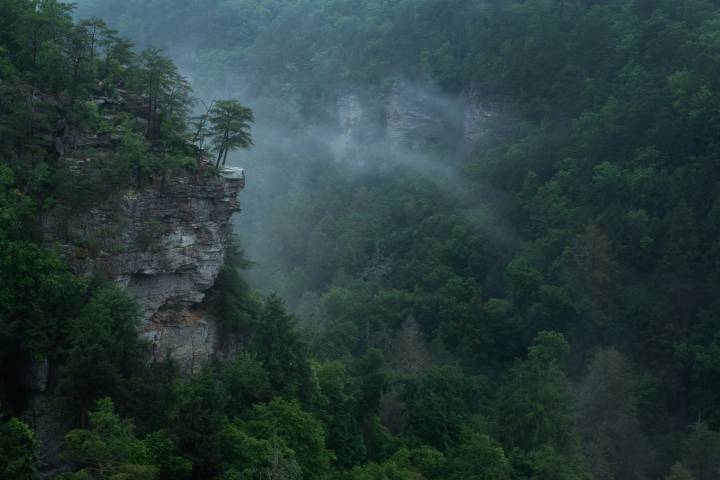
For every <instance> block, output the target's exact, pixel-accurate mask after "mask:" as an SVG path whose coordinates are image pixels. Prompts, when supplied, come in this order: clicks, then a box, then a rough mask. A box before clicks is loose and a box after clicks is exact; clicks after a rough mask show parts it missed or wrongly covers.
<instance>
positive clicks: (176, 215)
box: [43, 166, 244, 371]
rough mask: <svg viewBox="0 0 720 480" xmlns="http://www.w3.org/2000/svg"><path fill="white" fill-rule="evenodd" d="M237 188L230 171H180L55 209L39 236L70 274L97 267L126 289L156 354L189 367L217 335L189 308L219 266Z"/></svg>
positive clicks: (236, 175)
mask: <svg viewBox="0 0 720 480" xmlns="http://www.w3.org/2000/svg"><path fill="white" fill-rule="evenodd" d="M243 186H244V174H242V173H241V172H240V171H236V170H233V169H229V170H227V171H225V172H224V173H223V174H221V175H216V174H214V173H212V172H211V171H210V169H209V168H207V167H205V166H204V167H202V168H200V170H199V171H196V172H194V171H189V170H180V171H178V172H176V173H174V174H173V175H172V176H171V177H168V178H166V179H165V180H164V182H162V185H161V184H160V182H159V181H156V182H155V183H154V184H153V185H147V186H145V187H144V188H142V189H138V190H129V191H125V192H123V193H122V194H120V195H118V196H117V197H116V198H111V199H107V200H106V201H103V202H101V203H99V204H96V205H92V206H89V207H86V208H78V207H77V206H74V207H72V208H71V207H58V208H56V209H54V210H53V211H52V212H50V214H49V215H47V217H46V218H45V220H44V225H43V227H44V231H45V237H46V239H47V240H48V241H49V242H53V243H58V244H60V246H61V248H62V250H63V251H64V254H65V257H66V258H67V259H68V260H69V262H70V264H71V265H72V267H73V268H74V269H75V271H76V272H77V273H79V274H82V275H88V276H89V275H92V274H94V273H96V272H104V273H105V274H106V275H108V276H109V277H110V278H112V279H114V280H115V281H116V282H117V283H118V284H119V285H121V286H123V287H125V288H126V289H127V290H128V292H129V293H130V294H131V295H132V296H133V297H134V298H135V299H136V301H137V302H138V305H139V306H140V308H141V310H142V315H143V335H144V336H145V337H146V338H148V339H149V340H151V341H152V343H153V347H154V352H155V353H156V355H158V356H159V357H160V356H163V357H164V356H165V355H166V354H171V355H172V356H173V357H174V358H175V359H176V360H177V361H178V362H179V363H180V365H181V367H182V368H183V370H185V371H190V370H193V369H194V367H195V366H196V365H199V364H201V363H202V362H203V361H204V360H206V359H207V358H209V356H211V355H212V354H213V352H214V350H215V345H216V343H217V340H218V339H217V334H216V333H215V332H216V330H217V329H216V328H215V325H214V323H215V322H214V321H213V320H212V319H210V318H209V317H208V316H207V315H205V314H203V313H201V312H199V311H193V309H194V308H195V307H196V306H197V305H198V304H199V303H201V302H202V300H203V298H204V297H205V292H206V291H207V290H208V289H210V288H211V287H212V286H213V284H214V282H215V278H216V277H217V275H218V273H219V272H220V269H221V268H222V266H223V262H224V259H225V251H226V248H227V246H228V240H229V237H230V234H231V228H232V227H231V223H230V220H231V217H232V215H233V213H234V212H237V211H238V210H239V208H240V205H239V202H238V198H237V197H238V193H239V191H240V190H241V189H242V188H243ZM191 312H192V314H191ZM183 339H186V340H183ZM185 341H187V342H188V344H187V345H184V344H183V343H184V342H185Z"/></svg>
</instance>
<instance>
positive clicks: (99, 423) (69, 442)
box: [64, 398, 157, 480]
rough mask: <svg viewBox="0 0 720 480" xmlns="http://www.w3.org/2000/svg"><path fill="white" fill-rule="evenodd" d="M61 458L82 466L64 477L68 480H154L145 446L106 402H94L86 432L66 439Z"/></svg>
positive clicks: (111, 404) (72, 433)
mask: <svg viewBox="0 0 720 480" xmlns="http://www.w3.org/2000/svg"><path fill="white" fill-rule="evenodd" d="M64 455H65V458H67V459H68V460H70V461H72V462H77V463H78V464H80V465H81V466H82V468H81V469H80V470H79V471H78V472H76V473H74V474H70V475H67V476H64V478H67V479H68V480H70V479H86V478H89V479H94V480H95V479H96V480H110V479H113V480H115V479H117V480H120V479H128V480H129V479H138V480H153V479H155V478H157V468H156V467H154V466H153V465H152V463H151V455H150V449H149V448H148V445H147V443H146V442H145V441H143V440H139V439H138V438H137V437H136V436H135V433H134V426H133V424H132V423H131V422H130V421H128V420H123V419H121V418H120V417H119V416H118V415H117V414H116V413H115V408H114V405H113V402H112V400H110V399H109V398H105V399H102V400H99V401H98V402H97V406H96V407H95V409H93V411H92V412H90V414H89V415H88V428H87V429H78V430H73V431H72V432H70V433H68V434H67V435H66V437H65V454H64Z"/></svg>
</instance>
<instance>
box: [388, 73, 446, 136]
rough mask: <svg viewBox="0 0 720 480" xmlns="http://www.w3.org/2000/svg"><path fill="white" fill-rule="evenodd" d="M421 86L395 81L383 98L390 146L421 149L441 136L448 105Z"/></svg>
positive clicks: (444, 126) (444, 130)
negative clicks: (416, 86) (415, 86)
mask: <svg viewBox="0 0 720 480" xmlns="http://www.w3.org/2000/svg"><path fill="white" fill-rule="evenodd" d="M442 103H443V102H442V100H441V99H440V98H438V97H435V96H433V95H432V94H431V93H430V92H429V91H427V90H426V89H422V88H414V87H411V86H410V85H408V84H407V83H405V82H395V84H394V85H393V87H392V89H391V91H390V93H389V94H388V95H387V98H386V100H385V106H386V107H385V108H386V110H385V125H386V136H387V138H388V140H389V141H390V143H391V145H395V146H399V145H402V146H405V147H408V148H410V149H411V150H420V149H422V148H423V147H425V146H427V145H428V144H429V143H432V141H434V140H437V139H438V138H439V137H441V136H442V135H444V134H445V133H446V132H447V130H448V127H449V122H448V120H451V119H450V118H448V117H449V115H448V113H449V111H450V108H444V107H445V106H444V105H442Z"/></svg>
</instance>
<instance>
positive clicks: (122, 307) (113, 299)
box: [59, 286, 144, 416]
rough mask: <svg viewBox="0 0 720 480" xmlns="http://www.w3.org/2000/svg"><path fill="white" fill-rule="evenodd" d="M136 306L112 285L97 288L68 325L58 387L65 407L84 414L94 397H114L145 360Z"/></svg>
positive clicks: (93, 401)
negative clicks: (139, 335) (139, 336)
mask: <svg viewBox="0 0 720 480" xmlns="http://www.w3.org/2000/svg"><path fill="white" fill-rule="evenodd" d="M138 326H139V311H138V308H137V305H136V304H135V303H134V302H133V300H132V299H131V298H130V297H129V295H128V294H127V293H126V292H125V291H124V290H121V289H120V288H119V287H116V286H105V287H101V288H100V289H99V290H98V291H97V292H95V294H94V295H93V297H92V298H91V300H90V301H89V302H88V303H87V305H85V306H84V307H83V308H82V309H81V310H80V311H79V312H78V314H77V317H75V318H74V319H73V321H72V322H71V323H70V324H69V325H68V326H67V328H68V329H69V331H68V341H67V343H66V347H65V348H66V349H65V351H64V352H63V356H64V364H63V366H62V367H61V368H60V379H59V390H60V392H61V393H62V395H63V397H64V399H65V401H66V408H67V409H68V410H69V411H70V412H71V413H73V414H74V415H78V416H79V415H82V414H83V413H84V412H85V411H86V410H87V409H88V408H90V406H91V405H93V404H94V403H95V402H96V401H97V399H98V398H103V397H105V396H113V397H115V396H117V395H119V394H120V393H121V392H122V391H123V389H124V388H125V386H126V382H127V380H128V379H129V378H130V377H131V376H132V375H134V374H135V373H136V372H137V371H138V370H139V369H140V365H142V362H143V354H144V346H143V343H142V342H141V340H140V339H139V338H138Z"/></svg>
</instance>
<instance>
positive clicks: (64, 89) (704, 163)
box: [0, 0, 720, 480]
mask: <svg viewBox="0 0 720 480" xmlns="http://www.w3.org/2000/svg"><path fill="white" fill-rule="evenodd" d="M85 18H92V19H93V20H83V19H85ZM118 32H120V33H118ZM125 36H126V37H128V38H130V39H131V40H132V41H130V40H127V39H125ZM134 44H137V45H138V47H135V46H134ZM159 48H162V49H163V50H162V51H161V50H158V49H159ZM163 52H165V53H163ZM166 55H167V56H166ZM170 58H172V59H173V60H174V61H175V62H177V65H179V67H178V66H176V65H175V64H174V63H173V60H171V59H170ZM184 75H187V77H186V76H184ZM408 79H413V82H412V83H413V84H414V86H415V87H416V88H418V89H422V90H423V91H425V92H432V93H431V94H428V95H431V96H433V98H436V99H441V100H442V101H443V102H445V103H447V104H448V105H456V103H455V102H460V103H462V102H464V101H467V98H468V92H471V93H472V95H473V96H474V97H480V98H482V99H483V101H485V102H487V103H488V104H492V105H500V106H501V107H500V108H499V110H501V111H502V112H503V115H501V116H500V117H502V118H503V120H501V119H498V120H497V121H496V122H491V123H490V124H489V126H488V127H487V128H488V132H487V134H486V135H484V137H483V139H482V141H481V142H478V143H476V144H475V145H474V146H473V147H472V148H466V147H459V146H458V140H457V137H456V136H454V135H451V134H448V135H445V134H439V135H438V136H433V137H432V139H431V140H430V141H427V142H425V143H424V144H423V145H422V146H421V147H420V148H419V151H418V149H417V148H415V149H409V148H402V149H400V150H394V149H393V148H391V145H389V144H388V143H387V142H386V141H385V140H383V139H381V138H379V136H378V135H376V134H375V132H374V131H371V132H370V133H368V134H367V135H365V136H364V137H363V138H362V141H363V142H364V144H363V145H361V147H362V148H360V149H359V150H357V151H356V152H355V153H354V157H353V159H347V158H338V156H337V155H336V154H335V153H334V152H333V149H332V148H331V146H330V145H328V143H327V142H325V141H324V138H323V137H324V136H326V135H330V134H331V133H332V128H330V127H329V125H331V124H332V123H333V122H335V121H336V119H335V116H336V106H337V100H338V98H340V97H342V96H343V95H344V94H346V93H347V92H353V93H356V94H358V95H361V96H363V97H367V98H374V99H383V98H387V95H388V94H389V92H392V90H393V88H395V85H397V84H398V82H409V80H408ZM719 82H720V2H717V1H715V0H682V1H678V0H513V1H499V0H485V1H477V0H403V1H395V2H388V1H384V0H366V1H365V0H364V1H357V0H265V1H259V0H258V1H253V0H233V1H220V0H207V1H204V2H195V1H188V0H163V1H154V2H147V1H140V0H128V1H125V2H114V1H111V0H86V1H81V2H79V5H78V6H77V7H76V8H75V9H74V8H73V7H70V6H66V5H63V4H61V3H58V2H55V1H52V0H0V160H1V161H0V217H1V218H2V222H0V478H3V479H4V478H8V479H34V478H38V477H39V475H40V473H42V474H43V475H44V476H47V475H48V474H47V472H45V471H44V470H43V468H42V465H41V463H42V462H41V461H40V459H39V455H40V453H39V452H40V445H39V441H38V439H37V438H36V437H37V436H36V434H35V433H34V432H33V431H32V429H31V428H30V427H29V424H28V422H27V421H25V422H24V421H22V420H20V418H21V413H22V411H23V409H24V407H25V404H26V403H27V401H28V399H27V398H26V396H25V394H24V393H23V392H22V388H21V387H20V385H19V383H18V379H17V374H16V372H17V370H18V368H19V366H20V365H21V364H22V363H23V362H24V361H25V359H27V358H29V357H31V358H46V359H48V361H49V364H50V373H51V374H50V377H51V381H50V392H49V393H50V394H51V395H52V397H53V399H54V403H53V405H54V408H55V409H56V410H57V412H59V415H60V416H61V417H62V418H63V419H64V420H65V422H66V424H67V425H68V428H67V432H68V433H67V434H66V435H65V436H64V442H63V447H62V449H63V453H62V458H63V459H64V461H65V462H66V463H65V465H66V468H65V470H67V471H64V472H59V473H57V472H53V474H54V475H56V478H64V479H115V480H120V479H146V478H147V479H168V480H169V479H198V480H199V479H203V480H204V479H224V480H230V479H261V478H262V479H295V478H297V479H318V478H319V479H322V478H328V479H330V478H332V479H347V480H410V479H414V480H420V479H427V480H434V479H452V480H460V479H463V480H471V479H478V480H480V479H483V480H516V479H517V480H521V479H523V480H530V479H532V480H591V479H597V480H610V479H617V480H620V479H637V480H642V479H666V480H690V479H695V480H711V479H717V478H720V387H718V386H717V385H718V384H720V303H718V299H717V295H716V293H717V292H718V291H720V159H719V158H718V155H720V147H719V146H718V140H717V139H718V133H720V83H719ZM191 84H192V87H194V89H195V91H196V92H197V93H196V94H195V96H197V97H198V98H199V101H195V100H194V99H193V93H192V91H191V89H190V87H191ZM118 92H119V93H118ZM357 92H361V94H359V93H357ZM118 94H119V95H121V96H123V97H124V98H126V99H127V100H128V101H127V102H126V103H127V104H128V105H131V104H137V109H138V110H139V111H140V112H141V113H140V114H139V115H137V116H136V115H132V114H128V113H127V112H124V111H110V112H108V111H107V109H106V107H102V105H100V106H99V103H98V101H97V99H98V98H108V97H113V96H117V95H118ZM230 97H233V98H240V100H241V101H242V102H243V104H242V105H241V104H239V103H237V102H236V101H217V99H218V98H230ZM447 99H452V100H447ZM446 100H447V101H446ZM380 101H382V100H380ZM438 101H440V100H438ZM243 105H248V106H251V107H253V110H254V111H255V114H254V116H253V112H252V111H250V110H249V109H248V108H247V107H245V106H243ZM101 107H102V108H101ZM131 107H132V105H131ZM128 108H129V107H128ZM448 108H450V109H451V110H452V109H453V108H454V107H448ZM126 109H127V108H126ZM130 109H131V110H132V108H130ZM211 111H212V113H211ZM228 116H230V117H233V119H234V121H230V120H228V118H229V117H228ZM138 118H141V119H142V120H143V121H138V120H137V119H138ZM223 119H224V120H223ZM254 119H255V120H256V126H255V129H254V130H253V132H254V141H253V139H251V138H250V137H249V136H248V135H246V134H245V133H246V132H247V129H248V128H249V124H250V123H252V121H253V120H254ZM198 122H200V123H198ZM204 122H208V124H209V123H212V126H213V128H209V127H208V128H206V127H205V125H204ZM379 123H381V122H379ZM233 125H234V126H233ZM238 125H239V126H238ZM228 128H235V129H237V131H238V132H240V134H238V135H234V136H232V138H234V139H235V143H234V144H233V143H232V142H229V141H228V139H229V138H230V137H231V136H230V135H228V134H227V132H228V130H227V129H228ZM57 129H63V130H64V131H66V132H68V133H67V135H66V136H68V137H71V138H78V137H82V136H83V135H88V134H93V135H96V136H102V137H103V138H105V137H107V138H108V139H109V140H108V142H110V144H111V145H112V149H111V150H110V153H108V151H106V150H102V149H99V150H98V151H97V152H95V154H94V155H92V158H93V160H92V162H93V164H92V165H91V166H90V167H87V166H86V167H85V168H83V169H82V171H81V172H78V169H77V166H76V165H75V164H74V163H73V162H71V161H68V160H67V159H68V158H72V157H73V155H72V154H70V153H67V152H60V151H59V149H61V148H62V149H67V148H70V147H67V146H65V147H63V146H58V145H55V144H53V142H52V141H51V140H49V139H51V138H53V134H54V132H55V131H56V130H57ZM371 130H372V129H371ZM198 135H200V136H202V137H203V138H202V139H199V138H198ZM206 136H207V138H208V139H207V142H205V137H206ZM75 143H76V144H77V143H78V142H75ZM205 143H207V147H205ZM252 143H255V145H256V149H255V150H254V151H246V150H245V149H244V147H249V146H250V145H251V144H252ZM204 147H205V148H207V149H208V150H209V153H208V152H205V148H204ZM73 148H75V149H76V150H78V151H85V150H83V147H79V146H77V145H73ZM234 148H240V149H242V150H241V153H237V154H234V153H232V150H233V149H234ZM71 150H72V149H71ZM228 153H230V155H229V159H228ZM209 154H212V155H213V157H212V159H210V161H207V159H206V158H204V156H206V155H209ZM358 159H360V160H361V161H358ZM225 160H227V161H228V162H230V163H234V164H242V165H243V166H245V167H246V168H247V169H248V170H249V171H250V178H249V185H248V188H247V191H246V192H244V193H243V212H242V213H241V214H240V215H239V218H238V220H237V236H238V238H239V241H238V246H237V247H236V248H235V249H233V251H232V252H231V253H230V254H228V255H227V258H226V263H225V267H224V268H223V270H222V272H221V273H220V275H219V276H218V278H217V280H216V283H215V286H214V287H213V289H212V290H211V291H210V292H209V294H208V296H207V298H206V300H205V302H206V306H207V308H208V309H210V310H212V311H213V312H214V313H215V314H216V315H217V317H218V318H219V319H220V320H221V322H222V330H223V335H224V336H225V337H226V338H233V339H236V340H237V341H238V342H239V343H240V344H241V345H242V348H241V349H240V351H237V352H233V353H232V354H228V355H218V358H217V359H216V360H215V361H213V362H211V363H210V364H208V365H207V366H206V367H205V368H204V369H202V371H201V372H198V373H196V374H194V375H190V376H188V375H182V374H181V373H180V371H179V368H178V366H177V365H175V363H174V362H173V360H172V359H169V358H168V359H166V360H153V361H148V353H147V350H148V345H147V344H146V342H145V341H144V340H143V339H142V338H141V337H140V336H139V335H138V331H137V328H138V325H139V322H140V316H139V312H138V308H137V306H136V305H134V303H133V300H132V299H131V297H130V296H129V295H128V294H127V292H125V291H124V290H123V289H121V288H119V287H117V286H116V285H114V284H113V283H112V282H110V281H108V279H106V278H102V276H100V275H96V276H93V277H92V278H86V277H82V276H78V275H75V274H74V273H72V272H71V271H70V269H69V268H68V266H67V265H66V264H65V263H64V259H63V256H62V252H61V251H59V250H58V249H57V248H54V247H53V246H52V245H48V244H47V242H44V241H43V238H42V229H41V228H40V221H39V219H40V218H42V215H43V212H45V211H47V210H49V209H51V208H53V207H54V206H55V205H57V204H65V205H68V204H69V205H78V206H79V205H84V204H87V203H92V202H95V201H97V199H98V198H103V197H107V196H111V195H113V194H116V193H117V192H120V191H122V190H123V189H127V188H133V189H142V188H147V187H148V186H149V185H159V184H163V182H164V179H165V178H166V176H168V175H171V172H172V171H175V170H178V169H183V170H191V171H196V172H199V174H203V175H213V174H216V170H217V167H219V166H220V164H221V163H224V161H225ZM351 160H352V161H351ZM428 172H430V174H428ZM253 181H256V182H257V184H256V186H255V187H253V183H252V182H253ZM88 243H91V242H90V241H89V242H88ZM89 246H91V245H89ZM242 247H245V251H243V248H242ZM253 264H254V265H253Z"/></svg>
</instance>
